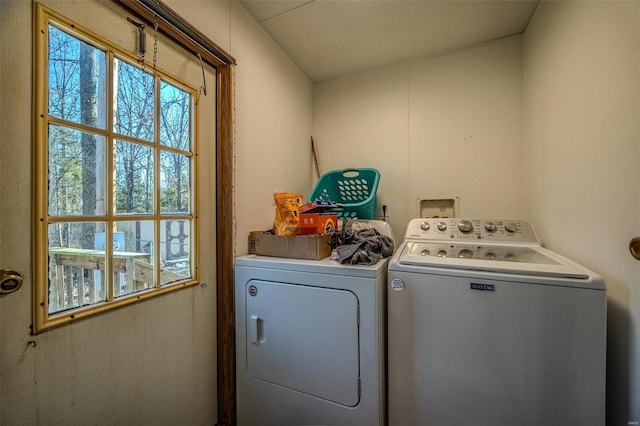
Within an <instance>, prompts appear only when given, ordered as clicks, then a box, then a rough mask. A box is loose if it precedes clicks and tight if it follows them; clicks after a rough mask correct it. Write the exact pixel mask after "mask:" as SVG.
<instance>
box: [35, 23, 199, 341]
mask: <svg viewBox="0 0 640 426" xmlns="http://www.w3.org/2000/svg"><path fill="white" fill-rule="evenodd" d="M45 21H46V22H47V24H46V27H45V28H43V29H44V30H45V31H41V32H42V33H43V34H44V37H43V39H42V42H43V43H45V45H46V48H45V49H39V51H40V52H44V53H45V54H46V57H43V58H38V64H39V72H40V73H41V74H39V75H40V80H39V81H46V82H47V83H46V86H47V87H46V88H45V90H44V92H46V101H43V102H42V103H41V104H43V105H45V108H46V114H39V115H40V118H41V119H43V120H44V122H43V123H42V128H41V129H42V130H41V131H39V132H38V135H37V137H36V156H37V155H42V156H44V158H46V161H44V162H43V163H41V164H43V166H42V167H40V169H38V170H36V176H37V179H38V182H37V183H36V197H39V198H40V199H41V200H43V201H42V202H40V203H36V205H37V206H38V205H41V206H42V208H40V209H37V210H42V211H36V215H37V218H36V219H37V223H38V222H39V223H41V226H39V227H36V229H37V230H36V236H35V238H36V248H37V250H36V255H37V256H36V257H37V260H36V261H37V262H40V263H39V264H40V265H42V267H41V268H40V271H41V275H42V276H38V277H37V279H38V283H40V284H38V285H39V286H40V287H39V291H37V292H36V294H37V297H38V298H39V299H40V300H38V301H37V302H38V303H36V309H40V312H39V314H37V315H36V318H37V319H39V321H38V320H37V321H36V322H37V324H36V328H37V329H41V328H46V327H47V324H49V320H51V319H61V320H62V321H63V322H64V321H66V320H71V319H74V318H76V317H79V316H83V315H84V314H83V312H91V311H100V310H104V309H106V308H108V307H111V306H113V307H115V306H119V305H121V304H125V303H129V302H131V301H135V300H138V299H140V298H142V297H146V296H148V295H153V294H156V293H158V294H159V293H162V292H165V291H168V290H169V289H172V288H181V287H183V286H184V285H188V284H194V283H195V282H196V278H197V277H196V274H195V270H196V265H195V262H194V259H195V258H196V256H195V253H194V241H193V238H192V236H193V235H194V227H195V219H194V218H195V217H196V214H195V212H194V210H195V200H194V199H193V194H194V193H195V191H194V184H195V178H194V176H195V158H196V156H195V144H194V140H193V136H194V130H193V129H194V116H195V114H194V109H195V105H194V94H195V90H194V89H193V88H190V87H189V86H187V85H186V84H185V83H183V82H179V81H177V80H176V79H173V78H171V77H169V76H167V75H165V74H163V73H162V72H161V71H160V70H158V69H152V70H150V69H149V68H150V67H146V69H143V67H141V66H140V65H139V64H138V63H136V62H135V60H134V58H131V57H129V56H128V55H127V54H126V53H124V52H122V51H119V50H118V49H117V48H115V47H113V46H110V45H109V44H108V43H107V42H105V41H100V40H94V39H92V38H91V37H89V36H87V35H86V34H84V33H82V32H81V31H79V30H78V28H77V26H73V27H71V26H70V25H68V24H66V23H62V22H58V21H57V20H54V19H47V20H45ZM154 68H155V67H154ZM42 77H44V78H42ZM45 200H46V201H45ZM45 206H46V207H45ZM36 270H38V268H36ZM56 325H57V324H56Z"/></svg>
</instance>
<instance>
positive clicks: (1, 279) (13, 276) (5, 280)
mask: <svg viewBox="0 0 640 426" xmlns="http://www.w3.org/2000/svg"><path fill="white" fill-rule="evenodd" d="M20 286H22V275H20V272H16V271H11V270H5V269H0V294H5V293H13V292H14V291H16V290H18V289H19V288H20Z"/></svg>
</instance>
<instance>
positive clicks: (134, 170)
mask: <svg viewBox="0 0 640 426" xmlns="http://www.w3.org/2000/svg"><path fill="white" fill-rule="evenodd" d="M153 152H154V151H153V148H150V147H148V146H144V145H140V144H137V143H131V142H125V141H116V169H115V176H114V180H115V185H116V187H115V198H116V213H117V214H126V213H138V214H146V213H153V193H154V191H153V185H154V177H153V173H154V168H153V164H154V159H153Z"/></svg>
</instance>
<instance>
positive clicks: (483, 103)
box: [313, 36, 525, 241]
mask: <svg viewBox="0 0 640 426" xmlns="http://www.w3.org/2000/svg"><path fill="white" fill-rule="evenodd" d="M522 104H523V99H522V50H521V37H520V36H513V37H508V38H505V39H501V40H497V41H495V42H492V43H488V44H485V45H482V46H477V47H474V48H470V49H467V50H464V51H460V52H457V53H454V54H450V55H445V56H441V57H437V58H432V59H427V60H424V61H420V62H413V63H408V64H401V65H396V66H392V67H386V68H383V69H379V70H374V71H371V72H367V73H363V74H358V75H355V76H349V77H345V78H341V79H336V80H331V81H327V82H323V83H319V84H317V85H316V88H315V96H314V116H313V120H314V121H313V136H314V140H315V141H316V142H317V145H318V151H319V153H320V166H321V173H324V172H327V171H330V170H338V169H343V168H346V167H374V168H376V169H378V170H379V171H380V176H381V178H380V187H379V190H378V210H379V212H378V213H379V216H381V208H380V206H381V205H382V204H386V205H387V206H388V210H387V216H388V219H387V220H388V222H389V223H390V224H391V226H392V228H393V230H394V233H395V235H396V237H397V239H398V240H400V241H401V240H402V236H403V235H404V231H405V227H406V224H407V222H408V221H409V220H410V219H411V218H414V217H416V215H417V199H418V198H419V197H427V198H436V199H438V198H451V197H460V212H461V214H462V215H465V216H469V217H471V216H474V217H516V218H520V217H523V216H524V213H525V211H524V194H523V192H522V190H523V179H524V176H523V174H522V167H523V160H524V159H523V145H522Z"/></svg>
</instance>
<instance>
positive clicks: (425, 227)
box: [420, 222, 429, 231]
mask: <svg viewBox="0 0 640 426" xmlns="http://www.w3.org/2000/svg"><path fill="white" fill-rule="evenodd" d="M420 229H422V230H423V231H428V230H429V222H422V223H421V224H420Z"/></svg>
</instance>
